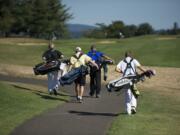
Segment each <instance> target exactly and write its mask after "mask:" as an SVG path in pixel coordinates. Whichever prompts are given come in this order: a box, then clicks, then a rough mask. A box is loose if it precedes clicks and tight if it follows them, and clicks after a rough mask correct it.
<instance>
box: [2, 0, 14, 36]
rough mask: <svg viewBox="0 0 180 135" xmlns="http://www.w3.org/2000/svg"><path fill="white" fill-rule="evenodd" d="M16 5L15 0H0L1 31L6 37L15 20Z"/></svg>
mask: <svg viewBox="0 0 180 135" xmlns="http://www.w3.org/2000/svg"><path fill="white" fill-rule="evenodd" d="M14 5H15V4H14V0H0V32H1V33H2V34H3V35H5V36H6V37H7V36H8V35H9V33H10V31H11V28H12V25H13V24H14V22H15V18H14V17H13V10H14Z"/></svg>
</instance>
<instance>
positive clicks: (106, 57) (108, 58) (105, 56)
mask: <svg viewBox="0 0 180 135" xmlns="http://www.w3.org/2000/svg"><path fill="white" fill-rule="evenodd" d="M102 57H104V58H105V59H106V60H112V62H113V64H114V63H115V62H114V60H113V59H112V58H110V57H109V56H107V55H103V56H102Z"/></svg>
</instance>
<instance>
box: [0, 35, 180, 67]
mask: <svg viewBox="0 0 180 135" xmlns="http://www.w3.org/2000/svg"><path fill="white" fill-rule="evenodd" d="M32 40H33V39H32ZM19 42H20V41H19ZM28 42H30V41H27V42H26V43H28ZM33 43H34V45H26V44H25V43H24V45H17V43H15V44H13V43H9V44H8V43H6V44H5V43H4V42H1V40H0V63H3V64H14V65H25V66H34V65H35V64H37V63H40V62H41V61H42V60H41V55H42V53H43V52H44V51H45V50H46V49H47V46H46V45H42V44H41V42H40V41H36V42H35V41H34V40H33ZM43 43H44V42H43ZM54 43H55V45H56V48H57V49H58V50H60V51H62V52H63V54H64V55H65V57H67V58H69V57H70V56H71V55H72V54H73V53H74V48H75V47H76V46H80V47H82V49H83V51H84V52H85V53H87V52H88V50H89V49H90V46H91V45H92V44H96V46H97V49H98V50H100V51H102V52H104V53H105V54H107V55H108V56H110V57H112V58H113V59H114V60H115V61H116V63H118V62H119V60H120V59H123V57H124V52H125V51H126V50H132V52H133V53H134V56H135V57H136V58H137V59H138V60H139V61H140V62H141V63H142V65H146V66H164V67H180V53H179V50H180V38H179V36H158V35H150V36H140V37H133V38H127V39H66V40H57V41H54Z"/></svg>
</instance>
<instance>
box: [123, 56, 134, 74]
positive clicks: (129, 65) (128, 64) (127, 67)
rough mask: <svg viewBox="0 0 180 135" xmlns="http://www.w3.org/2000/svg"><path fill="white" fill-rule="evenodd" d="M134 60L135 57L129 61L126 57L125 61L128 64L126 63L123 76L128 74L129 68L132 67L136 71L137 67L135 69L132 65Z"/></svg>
mask: <svg viewBox="0 0 180 135" xmlns="http://www.w3.org/2000/svg"><path fill="white" fill-rule="evenodd" d="M133 60H134V59H133V58H131V60H130V61H129V62H127V61H126V59H124V60H123V61H124V62H125V63H126V64H127V65H126V68H125V70H124V73H123V76H124V75H125V74H126V71H127V69H132V70H133V72H134V73H136V71H135V69H134V68H133V67H132V65H131V63H132V61H133Z"/></svg>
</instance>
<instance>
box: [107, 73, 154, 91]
mask: <svg viewBox="0 0 180 135" xmlns="http://www.w3.org/2000/svg"><path fill="white" fill-rule="evenodd" d="M154 75H155V71H153V70H147V71H146V72H144V73H142V74H137V75H129V76H124V77H120V78H118V79H116V80H112V81H110V82H109V83H108V84H107V85H106V88H107V90H108V92H112V90H114V91H120V90H121V89H122V88H124V87H127V86H129V87H131V86H133V85H134V84H136V83H138V82H140V81H142V82H143V81H144V80H145V77H148V78H150V77H152V76H154Z"/></svg>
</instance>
